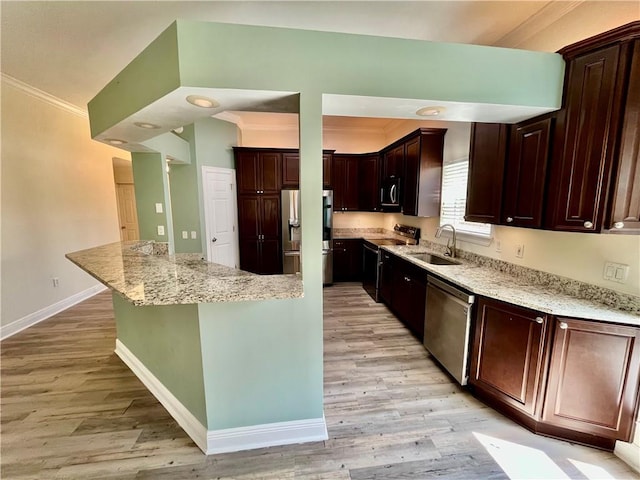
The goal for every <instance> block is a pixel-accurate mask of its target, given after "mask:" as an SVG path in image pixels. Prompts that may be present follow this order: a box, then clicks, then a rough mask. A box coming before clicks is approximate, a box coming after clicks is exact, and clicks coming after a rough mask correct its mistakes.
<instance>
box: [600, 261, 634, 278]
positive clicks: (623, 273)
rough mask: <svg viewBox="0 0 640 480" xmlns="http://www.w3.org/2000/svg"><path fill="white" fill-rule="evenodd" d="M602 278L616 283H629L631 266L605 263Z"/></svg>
mask: <svg viewBox="0 0 640 480" xmlns="http://www.w3.org/2000/svg"><path fill="white" fill-rule="evenodd" d="M602 277H603V278H604V279H605V280H610V281H612V282H616V283H627V278H628V277H629V265H624V264H623V263H614V262H605V263H604V271H603V273H602Z"/></svg>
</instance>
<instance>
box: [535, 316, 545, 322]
mask: <svg viewBox="0 0 640 480" xmlns="http://www.w3.org/2000/svg"><path fill="white" fill-rule="evenodd" d="M536 323H544V318H542V317H536Z"/></svg>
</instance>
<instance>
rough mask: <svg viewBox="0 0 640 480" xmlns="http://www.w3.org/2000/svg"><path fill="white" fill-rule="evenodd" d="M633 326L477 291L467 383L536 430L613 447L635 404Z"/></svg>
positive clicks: (638, 367) (637, 338) (638, 334)
mask: <svg viewBox="0 0 640 480" xmlns="http://www.w3.org/2000/svg"><path fill="white" fill-rule="evenodd" d="M639 342H640V328H637V327H632V326H623V325H616V324H610V323H601V322H597V321H591V320H581V319H574V318H564V317H551V316H546V315H544V314H541V313H539V312H535V311H532V310H528V309H525V308H522V307H518V306H515V305H511V304H508V303H504V302H499V301H496V300H490V299H486V298H480V299H479V301H478V304H477V313H476V323H475V328H474V334H473V346H472V355H471V372H470V376H469V385H470V387H471V389H472V390H473V392H474V394H476V395H477V396H478V397H480V398H481V399H483V400H485V401H486V402H487V403H488V404H490V405H491V406H492V407H494V408H496V409H497V410H499V411H501V412H502V413H504V414H505V415H507V416H509V417H511V418H513V419H514V420H516V421H517V422H519V423H521V424H523V425H525V426H526V427H528V428H530V429H531V430H533V431H534V432H536V433H542V434H545V435H550V436H554V437H558V438H564V439H567V440H571V441H575V442H578V443H584V444H588V445H594V446H598V447H601V448H606V449H612V448H613V447H614V445H615V441H616V440H622V441H626V442H628V441H630V440H631V438H632V435H633V425H634V421H635V418H636V414H637V408H638V387H639V385H640V349H639V345H638V343H639Z"/></svg>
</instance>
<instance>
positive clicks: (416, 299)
mask: <svg viewBox="0 0 640 480" xmlns="http://www.w3.org/2000/svg"><path fill="white" fill-rule="evenodd" d="M385 255H387V257H386V258H385ZM380 294H381V298H382V300H383V301H384V302H385V304H386V305H387V306H388V307H389V308H390V309H391V310H392V311H393V312H394V313H395V314H396V316H397V317H398V319H399V320H400V321H401V322H402V323H403V324H404V325H405V326H406V327H407V328H408V329H409V330H410V331H411V333H413V334H414V335H415V336H416V337H417V338H418V339H419V340H420V342H422V340H423V338H424V314H425V302H426V300H427V272H426V271H425V270H424V269H422V268H420V267H418V266H416V265H414V264H412V263H410V262H407V261H406V260H403V259H401V258H399V257H397V256H395V255H390V254H388V253H386V252H385V253H383V258H382V281H381V288H380Z"/></svg>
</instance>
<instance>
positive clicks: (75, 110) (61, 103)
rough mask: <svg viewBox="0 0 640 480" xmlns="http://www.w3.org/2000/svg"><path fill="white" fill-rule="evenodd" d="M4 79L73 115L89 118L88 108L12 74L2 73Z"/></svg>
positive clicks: (11, 84) (28, 93) (9, 83)
mask: <svg viewBox="0 0 640 480" xmlns="http://www.w3.org/2000/svg"><path fill="white" fill-rule="evenodd" d="M2 81H3V82H5V83H6V84H7V85H10V86H12V87H14V88H16V89H18V90H20V91H21V92H23V93H26V94H27V95H29V96H31V97H34V98H37V99H39V100H42V101H43V102H46V103H48V104H49V105H53V106H54V107H58V108H61V109H62V110H65V111H67V112H69V113H72V114H73V115H77V116H78V117H82V118H89V114H88V113H87V111H86V110H83V109H82V108H79V107H77V106H76V105H73V104H72V103H69V102H67V101H65V100H62V99H61V98H58V97H56V96H54V95H51V94H50V93H47V92H45V91H43V90H40V89H38V88H35V87H32V86H31V85H29V84H27V83H24V82H22V81H20V80H18V79H17V78H14V77H12V76H11V75H7V74H6V73H2Z"/></svg>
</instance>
